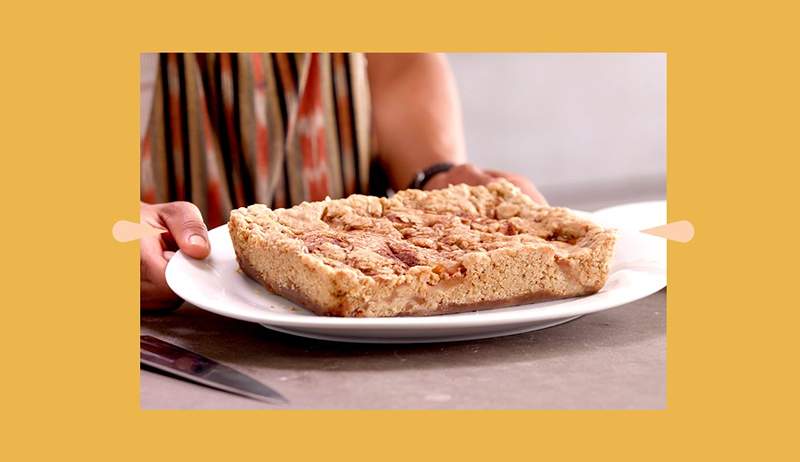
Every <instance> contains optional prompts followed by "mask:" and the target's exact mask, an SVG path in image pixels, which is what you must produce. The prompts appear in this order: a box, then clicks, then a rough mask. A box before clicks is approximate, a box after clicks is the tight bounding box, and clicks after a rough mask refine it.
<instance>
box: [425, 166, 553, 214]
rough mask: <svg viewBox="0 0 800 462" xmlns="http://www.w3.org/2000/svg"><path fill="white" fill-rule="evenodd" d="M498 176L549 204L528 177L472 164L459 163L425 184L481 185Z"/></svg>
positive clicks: (442, 185)
mask: <svg viewBox="0 0 800 462" xmlns="http://www.w3.org/2000/svg"><path fill="white" fill-rule="evenodd" d="M497 178H505V179H506V180H508V181H510V182H511V183H513V184H514V185H515V186H517V187H518V188H519V189H521V190H522V192H524V193H525V194H527V195H528V196H530V197H531V199H533V200H534V201H536V202H538V203H540V204H543V205H547V200H545V198H544V196H542V194H541V193H540V192H539V190H538V189H536V186H534V185H533V183H531V182H530V181H529V180H528V179H527V178H525V177H523V176H520V175H515V174H513V173H505V172H498V171H495V170H482V169H479V168H478V167H475V166H474V165H472V164H462V165H457V166H455V167H453V168H451V169H450V170H448V171H446V172H442V173H438V174H436V175H434V176H432V177H431V179H430V180H428V182H427V183H426V184H425V189H427V190H432V189H442V188H446V187H447V186H448V185H451V184H461V183H466V184H468V185H470V186H479V185H484V184H487V183H491V182H492V181H494V180H495V179H497Z"/></svg>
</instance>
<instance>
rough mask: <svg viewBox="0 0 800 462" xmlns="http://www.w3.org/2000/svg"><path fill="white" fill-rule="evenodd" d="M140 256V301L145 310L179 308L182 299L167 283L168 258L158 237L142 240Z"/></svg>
mask: <svg viewBox="0 0 800 462" xmlns="http://www.w3.org/2000/svg"><path fill="white" fill-rule="evenodd" d="M140 245H141V251H140V254H139V258H140V260H141V261H140V270H139V271H140V276H139V277H140V281H141V289H140V292H139V293H140V303H141V308H142V309H143V310H162V309H172V308H177V307H178V306H180V304H181V299H180V298H179V297H178V296H177V295H175V294H174V293H173V292H172V290H171V289H170V288H169V285H167V278H166V275H165V271H166V269H167V260H166V259H165V258H164V256H163V254H164V253H165V252H164V251H163V249H162V246H161V242H159V240H158V238H157V237H148V238H145V239H142V240H141V243H140Z"/></svg>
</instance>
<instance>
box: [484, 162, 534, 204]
mask: <svg viewBox="0 0 800 462" xmlns="http://www.w3.org/2000/svg"><path fill="white" fill-rule="evenodd" d="M486 174H487V175H489V176H491V177H492V178H505V179H506V180H508V181H510V182H511V183H512V184H513V185H514V186H516V187H518V188H519V189H520V190H522V192H523V193H525V194H527V195H528V196H529V197H530V198H531V199H533V200H534V201H535V202H537V203H539V204H542V205H548V203H547V199H545V198H544V196H543V195H542V193H540V192H539V190H538V189H536V186H534V185H533V183H531V182H530V181H529V180H528V179H527V178H525V177H523V176H519V175H515V174H513V173H505V172H498V171H497V170H486Z"/></svg>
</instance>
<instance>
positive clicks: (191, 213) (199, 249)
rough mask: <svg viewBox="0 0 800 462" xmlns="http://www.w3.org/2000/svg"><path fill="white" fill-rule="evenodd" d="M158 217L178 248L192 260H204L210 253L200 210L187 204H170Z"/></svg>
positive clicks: (160, 211)
mask: <svg viewBox="0 0 800 462" xmlns="http://www.w3.org/2000/svg"><path fill="white" fill-rule="evenodd" d="M159 215H160V216H161V218H162V219H163V220H164V224H165V225H166V226H167V229H169V232H170V234H171V235H172V237H173V238H174V239H175V243H177V244H178V248H179V249H181V250H182V251H183V252H184V253H186V254H187V255H189V256H190V257H194V258H205V257H207V256H208V254H209V252H210V251H211V247H210V246H209V243H208V230H207V229H206V224H205V223H203V216H202V215H201V214H200V210H199V209H198V208H197V206H195V205H194V204H192V203H189V202H170V203H169V204H166V205H164V207H162V208H161V209H160V210H159Z"/></svg>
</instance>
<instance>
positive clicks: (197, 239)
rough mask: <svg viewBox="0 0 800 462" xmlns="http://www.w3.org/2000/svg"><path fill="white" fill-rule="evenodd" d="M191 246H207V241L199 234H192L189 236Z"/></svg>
mask: <svg viewBox="0 0 800 462" xmlns="http://www.w3.org/2000/svg"><path fill="white" fill-rule="evenodd" d="M189 244H192V245H206V240H205V239H203V236H201V235H199V234H192V235H191V236H189Z"/></svg>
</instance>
